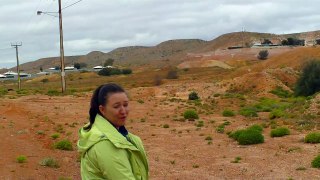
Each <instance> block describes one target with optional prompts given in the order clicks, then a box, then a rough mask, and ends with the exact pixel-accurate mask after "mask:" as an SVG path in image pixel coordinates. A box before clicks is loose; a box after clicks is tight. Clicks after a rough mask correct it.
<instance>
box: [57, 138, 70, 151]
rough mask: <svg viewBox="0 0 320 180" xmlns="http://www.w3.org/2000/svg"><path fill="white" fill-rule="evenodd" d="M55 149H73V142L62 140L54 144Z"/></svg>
mask: <svg viewBox="0 0 320 180" xmlns="http://www.w3.org/2000/svg"><path fill="white" fill-rule="evenodd" d="M54 148H55V149H60V150H66V151H72V150H73V147H72V143H71V142H70V141H69V140H62V141H59V142H57V143H55V144H54Z"/></svg>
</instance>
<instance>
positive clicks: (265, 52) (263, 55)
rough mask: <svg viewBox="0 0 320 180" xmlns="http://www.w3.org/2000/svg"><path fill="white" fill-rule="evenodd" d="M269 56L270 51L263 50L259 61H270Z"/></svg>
mask: <svg viewBox="0 0 320 180" xmlns="http://www.w3.org/2000/svg"><path fill="white" fill-rule="evenodd" d="M268 56H269V52H268V50H261V51H260V52H259V55H258V59H260V60H266V59H268Z"/></svg>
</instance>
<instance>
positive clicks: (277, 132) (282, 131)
mask: <svg viewBox="0 0 320 180" xmlns="http://www.w3.org/2000/svg"><path fill="white" fill-rule="evenodd" d="M289 134H290V130H289V129H288V128H286V127H278V128H276V129H273V130H271V132H270V136H271V137H282V136H286V135H289Z"/></svg>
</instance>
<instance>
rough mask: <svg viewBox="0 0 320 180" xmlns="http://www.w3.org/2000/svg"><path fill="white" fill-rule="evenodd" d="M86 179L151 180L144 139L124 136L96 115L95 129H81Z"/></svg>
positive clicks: (80, 146)
mask: <svg viewBox="0 0 320 180" xmlns="http://www.w3.org/2000/svg"><path fill="white" fill-rule="evenodd" d="M78 149H79V152H80V153H81V177H82V179H83V180H92V179H112V180H136V179H139V180H148V179H149V177H148V176H149V175H148V171H149V167H148V161H147V157H146V153H145V151H144V148H143V144H142V141H141V139H140V138H139V137H138V136H135V135H133V134H131V133H127V135H122V134H121V133H120V132H119V131H118V130H117V129H116V128H115V127H114V126H113V125H112V124H111V123H110V122H109V121H107V120H106V119H104V118H103V117H102V116H100V115H97V116H96V118H95V122H94V123H93V125H92V128H91V129H90V130H89V131H87V130H84V129H83V128H81V129H80V130H79V141H78Z"/></svg>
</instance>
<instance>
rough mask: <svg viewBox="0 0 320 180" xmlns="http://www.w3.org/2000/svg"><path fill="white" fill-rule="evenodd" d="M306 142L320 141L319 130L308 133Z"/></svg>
mask: <svg viewBox="0 0 320 180" xmlns="http://www.w3.org/2000/svg"><path fill="white" fill-rule="evenodd" d="M304 142H305V143H313V144H315V143H320V133H318V132H312V133H309V134H307V135H306V137H305V138H304Z"/></svg>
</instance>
